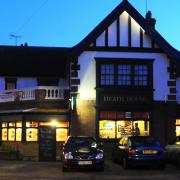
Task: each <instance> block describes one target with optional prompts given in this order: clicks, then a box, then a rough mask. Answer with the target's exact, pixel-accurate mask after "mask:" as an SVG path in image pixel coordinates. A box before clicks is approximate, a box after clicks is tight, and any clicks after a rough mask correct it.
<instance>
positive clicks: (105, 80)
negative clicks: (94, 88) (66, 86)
mask: <svg viewBox="0 0 180 180" xmlns="http://www.w3.org/2000/svg"><path fill="white" fill-rule="evenodd" d="M100 84H101V85H114V65H112V64H103V65H101V75H100Z"/></svg>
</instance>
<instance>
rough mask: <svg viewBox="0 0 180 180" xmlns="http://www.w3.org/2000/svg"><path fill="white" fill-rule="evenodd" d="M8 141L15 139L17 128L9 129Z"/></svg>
mask: <svg viewBox="0 0 180 180" xmlns="http://www.w3.org/2000/svg"><path fill="white" fill-rule="evenodd" d="M8 141H15V128H9V129H8Z"/></svg>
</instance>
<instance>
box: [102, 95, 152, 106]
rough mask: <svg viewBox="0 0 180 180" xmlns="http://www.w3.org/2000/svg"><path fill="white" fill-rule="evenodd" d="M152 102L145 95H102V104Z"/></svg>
mask: <svg viewBox="0 0 180 180" xmlns="http://www.w3.org/2000/svg"><path fill="white" fill-rule="evenodd" d="M144 103H150V98H149V97H148V96H143V95H101V94H100V104H103V105H106V104H107V105H109V104H112V105H114V104H144Z"/></svg>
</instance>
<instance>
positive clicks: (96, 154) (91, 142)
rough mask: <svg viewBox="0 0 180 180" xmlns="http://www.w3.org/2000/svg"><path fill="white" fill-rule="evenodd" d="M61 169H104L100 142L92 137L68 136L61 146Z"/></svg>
mask: <svg viewBox="0 0 180 180" xmlns="http://www.w3.org/2000/svg"><path fill="white" fill-rule="evenodd" d="M62 164H63V165H62V168H63V171H67V170H69V169H86V168H88V169H89V168H90V169H98V170H104V152H103V150H102V144H101V143H98V142H97V141H96V140H95V139H94V138H93V137H86V136H76V137H75V136H70V137H69V138H68V140H67V142H66V143H65V145H64V148H63V154H62Z"/></svg>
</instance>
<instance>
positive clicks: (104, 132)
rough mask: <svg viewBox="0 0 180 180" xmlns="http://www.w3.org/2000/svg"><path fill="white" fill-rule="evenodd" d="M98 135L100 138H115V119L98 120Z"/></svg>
mask: <svg viewBox="0 0 180 180" xmlns="http://www.w3.org/2000/svg"><path fill="white" fill-rule="evenodd" d="M99 137H100V138H102V139H114V138H115V121H109V120H103V121H100V122H99Z"/></svg>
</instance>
